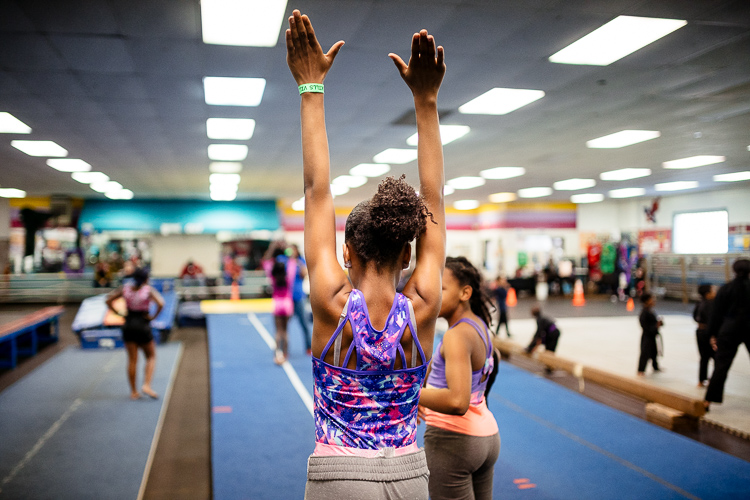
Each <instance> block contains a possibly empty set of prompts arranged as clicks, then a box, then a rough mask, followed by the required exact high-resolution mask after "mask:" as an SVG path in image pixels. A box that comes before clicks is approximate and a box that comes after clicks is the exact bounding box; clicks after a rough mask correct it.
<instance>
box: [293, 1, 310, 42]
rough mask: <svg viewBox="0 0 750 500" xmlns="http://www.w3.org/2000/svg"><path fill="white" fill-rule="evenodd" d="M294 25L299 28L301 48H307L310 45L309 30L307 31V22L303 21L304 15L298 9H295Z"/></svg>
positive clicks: (298, 35) (298, 34) (298, 36)
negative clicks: (308, 40)
mask: <svg viewBox="0 0 750 500" xmlns="http://www.w3.org/2000/svg"><path fill="white" fill-rule="evenodd" d="M294 26H295V28H297V38H298V39H299V46H300V48H301V49H303V50H304V49H305V48H307V46H308V42H307V32H306V31H305V23H304V22H303V21H302V16H301V15H300V13H299V11H298V10H295V11H294Z"/></svg>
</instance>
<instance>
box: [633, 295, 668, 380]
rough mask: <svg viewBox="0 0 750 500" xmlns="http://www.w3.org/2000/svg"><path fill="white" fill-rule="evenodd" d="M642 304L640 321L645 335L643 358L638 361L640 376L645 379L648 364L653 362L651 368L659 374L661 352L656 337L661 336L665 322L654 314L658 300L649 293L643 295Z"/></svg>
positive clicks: (643, 339)
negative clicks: (649, 361) (658, 357)
mask: <svg viewBox="0 0 750 500" xmlns="http://www.w3.org/2000/svg"><path fill="white" fill-rule="evenodd" d="M641 302H642V303H643V310H642V311H641V315H640V316H639V317H638V321H640V323H641V328H642V329H643V334H642V335H641V357H640V359H639V360H638V376H639V377H643V376H644V375H645V371H646V363H647V362H648V360H649V359H650V360H651V366H652V367H653V368H654V372H659V371H661V370H659V362H658V361H657V359H656V357H657V356H658V354H659V351H658V349H657V347H656V337H657V336H658V335H659V328H660V327H661V326H662V325H663V324H664V322H663V321H662V320H661V319H659V318H657V317H656V314H654V306H655V305H656V298H654V296H653V295H651V294H650V293H648V292H644V293H643V295H641Z"/></svg>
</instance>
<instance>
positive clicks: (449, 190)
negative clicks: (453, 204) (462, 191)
mask: <svg viewBox="0 0 750 500" xmlns="http://www.w3.org/2000/svg"><path fill="white" fill-rule="evenodd" d="M455 192H456V190H455V188H452V187H450V186H443V196H448V195H449V194H453V193H455Z"/></svg>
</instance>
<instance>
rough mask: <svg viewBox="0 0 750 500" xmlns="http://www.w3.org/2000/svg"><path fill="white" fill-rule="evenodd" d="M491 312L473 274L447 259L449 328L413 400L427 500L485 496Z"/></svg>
mask: <svg viewBox="0 0 750 500" xmlns="http://www.w3.org/2000/svg"><path fill="white" fill-rule="evenodd" d="M491 307H492V298H491V297H490V295H489V293H488V292H487V290H486V289H485V288H484V286H483V284H482V276H481V275H480V274H479V271H478V270H477V268H475V267H474V266H473V265H471V263H470V262H469V261H468V260H466V258H465V257H448V259H447V260H446V262H445V271H444V272H443V302H442V306H441V307H440V317H441V318H445V319H446V320H447V321H448V324H449V325H450V328H449V329H448V331H447V332H445V335H444V336H443V340H442V342H440V344H438V346H437V349H436V350H435V354H434V355H433V357H432V364H431V366H430V372H429V374H428V376H427V385H426V386H425V388H424V389H422V394H421V396H420V399H419V405H420V409H419V410H420V416H423V417H424V420H425V422H426V424H427V429H426V430H425V433H424V448H425V453H426V454H427V465H428V467H429V469H430V485H429V489H430V498H432V500H441V499H456V498H476V499H477V500H481V499H491V498H492V480H493V475H494V469H495V462H496V461H497V457H498V455H499V454H500V434H499V432H498V427H497V422H496V421H495V417H494V415H492V412H490V410H489V409H488V408H487V401H486V399H485V393H486V392H487V391H486V388H487V384H488V383H491V377H490V375H491V374H492V373H494V371H493V368H494V367H495V364H496V363H497V362H498V361H499V360H498V359H497V358H496V357H495V356H493V350H494V349H493V347H492V340H491V339H492V337H491V335H490V331H489V328H488V326H487V325H488V324H489V323H490V318H491V316H490V308H491ZM457 457H460V460H457Z"/></svg>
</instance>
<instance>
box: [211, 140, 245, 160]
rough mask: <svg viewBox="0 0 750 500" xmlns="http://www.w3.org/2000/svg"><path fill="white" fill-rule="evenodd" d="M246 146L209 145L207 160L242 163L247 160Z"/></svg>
mask: <svg viewBox="0 0 750 500" xmlns="http://www.w3.org/2000/svg"><path fill="white" fill-rule="evenodd" d="M247 151H248V149H247V146H245V145H243V144H210V145H209V146H208V158H209V159H211V160H217V161H242V160H244V159H245V158H247Z"/></svg>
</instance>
